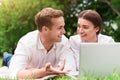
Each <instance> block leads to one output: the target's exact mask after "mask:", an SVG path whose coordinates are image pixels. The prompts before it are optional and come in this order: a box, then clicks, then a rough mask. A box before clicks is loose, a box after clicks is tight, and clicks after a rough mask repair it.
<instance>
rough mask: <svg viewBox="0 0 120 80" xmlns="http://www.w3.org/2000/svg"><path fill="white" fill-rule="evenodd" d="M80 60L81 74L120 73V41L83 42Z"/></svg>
mask: <svg viewBox="0 0 120 80" xmlns="http://www.w3.org/2000/svg"><path fill="white" fill-rule="evenodd" d="M79 60H80V67H79V73H80V75H84V76H90V75H92V76H96V77H98V76H108V75H111V74H113V73H115V72H117V73H120V43H82V44H80V59H79Z"/></svg>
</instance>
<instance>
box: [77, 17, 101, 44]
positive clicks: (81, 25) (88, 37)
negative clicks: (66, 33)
mask: <svg viewBox="0 0 120 80" xmlns="http://www.w3.org/2000/svg"><path fill="white" fill-rule="evenodd" d="M98 31H99V27H96V28H95V26H94V25H93V23H92V22H90V21H88V20H86V19H83V18H79V19H78V27H77V32H78V34H80V37H81V40H82V41H83V42H97V32H98Z"/></svg>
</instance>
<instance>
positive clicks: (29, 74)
mask: <svg viewBox="0 0 120 80" xmlns="http://www.w3.org/2000/svg"><path fill="white" fill-rule="evenodd" d="M46 75H48V74H47V72H46V70H45V69H44V68H41V69H35V68H32V69H25V70H20V71H19V72H18V74H17V76H18V78H19V79H36V78H41V77H44V76H46Z"/></svg>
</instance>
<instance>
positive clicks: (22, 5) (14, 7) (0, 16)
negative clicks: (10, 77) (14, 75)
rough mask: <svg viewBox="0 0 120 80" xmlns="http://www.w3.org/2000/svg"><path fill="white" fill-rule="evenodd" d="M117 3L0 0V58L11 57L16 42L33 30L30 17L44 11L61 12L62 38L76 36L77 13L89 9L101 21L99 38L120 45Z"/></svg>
mask: <svg viewBox="0 0 120 80" xmlns="http://www.w3.org/2000/svg"><path fill="white" fill-rule="evenodd" d="M119 3H120V1H119V0H62V1H61V0H54V1H52V0H0V55H2V54H3V52H5V51H8V52H11V53H13V51H14V49H15V48H16V45H17V42H18V40H19V39H20V37H22V36H23V35H25V34H26V33H27V32H29V31H32V30H35V29H36V26H35V23H34V16H35V15H36V13H37V12H38V11H40V10H41V9H42V8H45V7H53V8H56V9H62V10H63V11H64V13H65V16H64V17H65V22H66V25H65V29H66V31H67V33H66V34H65V35H66V36H67V37H68V38H69V36H71V35H74V34H76V28H77V25H76V24H77V16H78V14H79V13H80V11H82V10H85V9H93V10H96V11H97V12H99V14H100V15H101V17H102V19H103V31H102V33H103V34H106V35H109V36H112V37H113V38H114V39H115V41H117V42H118V41H120V37H119V36H120V27H119V26H120V13H119V11H120V10H119V9H120V5H119Z"/></svg>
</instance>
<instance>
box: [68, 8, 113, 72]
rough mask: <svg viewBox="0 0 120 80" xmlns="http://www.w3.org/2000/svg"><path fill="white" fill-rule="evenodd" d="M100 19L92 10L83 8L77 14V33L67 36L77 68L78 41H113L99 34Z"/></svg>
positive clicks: (100, 28) (100, 27)
mask: <svg viewBox="0 0 120 80" xmlns="http://www.w3.org/2000/svg"><path fill="white" fill-rule="evenodd" d="M101 30H102V19H101V16H100V15H99V14H98V13H97V12H96V11H94V10H84V11H82V12H81V13H80V14H79V16H78V23H77V32H78V34H77V35H74V36H71V37H70V38H69V41H70V44H71V49H72V51H73V52H74V56H75V61H76V66H77V70H78V69H79V50H80V43H84V42H85V43H86V42H95V43H113V42H114V40H113V39H112V37H109V36H106V35H103V34H101V33H100V32H101Z"/></svg>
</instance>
